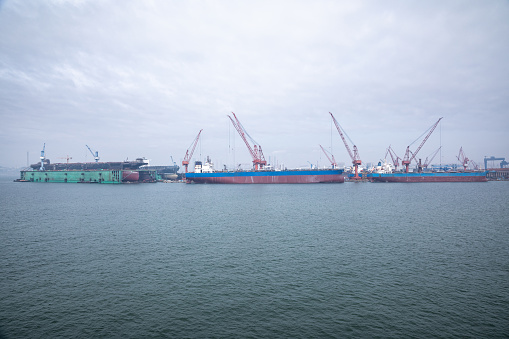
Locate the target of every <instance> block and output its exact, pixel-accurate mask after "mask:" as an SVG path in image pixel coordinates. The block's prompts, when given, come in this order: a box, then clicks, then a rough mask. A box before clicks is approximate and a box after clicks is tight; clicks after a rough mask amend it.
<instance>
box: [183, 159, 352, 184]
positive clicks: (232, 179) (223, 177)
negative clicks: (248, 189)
mask: <svg viewBox="0 0 509 339" xmlns="http://www.w3.org/2000/svg"><path fill="white" fill-rule="evenodd" d="M186 182H187V183H199V184H312V183H343V182H345V177H344V176H343V170H342V169H309V170H298V169H297V170H273V169H262V170H249V171H214V170H213V166H212V164H211V163H206V164H205V166H202V162H201V161H196V163H195V171H194V172H193V173H186Z"/></svg>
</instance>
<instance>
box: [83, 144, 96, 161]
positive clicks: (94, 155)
mask: <svg viewBox="0 0 509 339" xmlns="http://www.w3.org/2000/svg"><path fill="white" fill-rule="evenodd" d="M85 146H87V148H88V150H89V151H90V153H92V156H93V157H94V160H95V162H98V161H99V152H98V151H95V154H94V152H93V151H92V150H91V149H90V147H88V145H85Z"/></svg>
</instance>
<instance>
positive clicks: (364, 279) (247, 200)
mask: <svg viewBox="0 0 509 339" xmlns="http://www.w3.org/2000/svg"><path fill="white" fill-rule="evenodd" d="M0 203H1V204H0V208H1V221H0V225H1V227H0V241H1V243H0V245H1V246H0V260H1V262H0V333H1V336H3V337H6V338H71V337H72V338H96V337H105V338H151V337H154V338H158V337H168V338H348V337H350V338H359V337H391V338H393V337H400V338H429V337H448V338H450V337H461V338H463V337H471V338H482V337H486V338H487V337H489V338H496V337H499V338H504V337H505V338H507V337H508V336H509V182H488V183H424V184H423V183H416V184H385V183H378V184H376V183H344V184H316V185H242V186H234V185H232V186H228V185H185V184H163V183H157V184H138V185H136V184H135V185H86V184H85V185H78V184H44V183H14V182H11V181H10V180H5V179H4V180H3V181H0Z"/></svg>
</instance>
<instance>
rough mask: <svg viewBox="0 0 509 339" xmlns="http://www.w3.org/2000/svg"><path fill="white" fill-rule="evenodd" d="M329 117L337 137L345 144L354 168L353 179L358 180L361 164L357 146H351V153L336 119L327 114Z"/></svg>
mask: <svg viewBox="0 0 509 339" xmlns="http://www.w3.org/2000/svg"><path fill="white" fill-rule="evenodd" d="M329 114H330V116H331V117H332V120H333V121H334V125H336V129H337V130H338V132H339V135H340V136H341V139H343V143H344V144H345V147H346V150H347V151H348V155H350V158H351V159H352V164H353V165H354V167H355V176H354V177H353V178H354V179H355V180H358V179H360V177H359V174H358V173H359V165H360V164H361V163H362V162H361V159H360V157H359V152H358V151H357V146H355V145H353V153H352V151H351V150H350V147H349V146H348V143H347V142H346V139H345V136H344V135H343V132H342V128H341V126H340V125H339V123H338V122H337V120H336V118H334V115H333V114H332V113H331V112H329Z"/></svg>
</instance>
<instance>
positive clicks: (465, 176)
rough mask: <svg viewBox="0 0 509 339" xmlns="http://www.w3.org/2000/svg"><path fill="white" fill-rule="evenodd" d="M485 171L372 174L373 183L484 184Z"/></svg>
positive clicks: (485, 178)
mask: <svg viewBox="0 0 509 339" xmlns="http://www.w3.org/2000/svg"><path fill="white" fill-rule="evenodd" d="M487 173H488V172H486V171H472V172H420V173H419V172H409V173H405V172H401V173H372V174H370V175H369V179H370V180H371V181H373V182H484V181H488V179H487V177H486V174H487Z"/></svg>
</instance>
